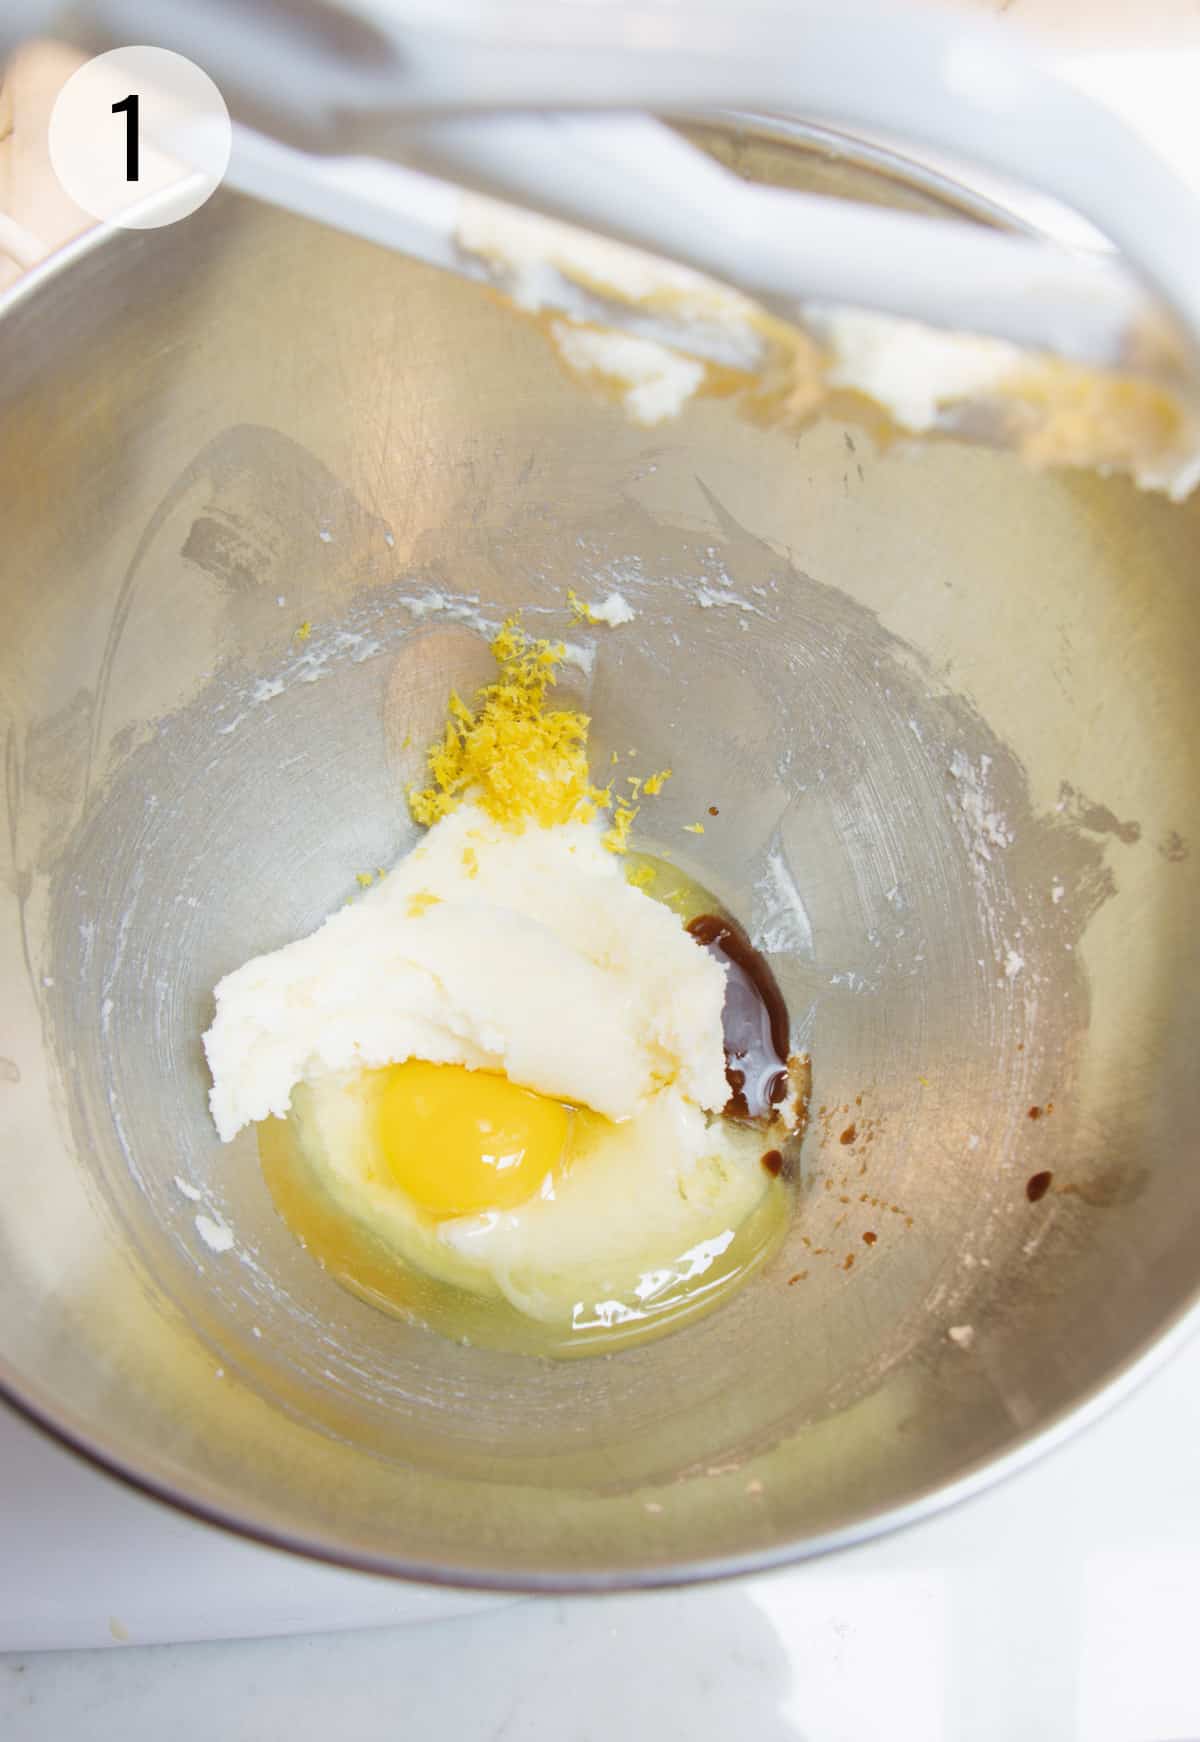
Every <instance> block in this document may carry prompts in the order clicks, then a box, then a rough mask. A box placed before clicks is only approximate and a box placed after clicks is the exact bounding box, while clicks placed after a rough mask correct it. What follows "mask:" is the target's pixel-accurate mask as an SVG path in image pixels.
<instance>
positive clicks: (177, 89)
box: [49, 48, 233, 230]
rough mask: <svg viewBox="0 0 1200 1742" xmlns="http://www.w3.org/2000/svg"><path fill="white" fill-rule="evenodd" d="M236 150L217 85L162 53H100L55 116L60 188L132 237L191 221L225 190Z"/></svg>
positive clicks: (53, 149)
mask: <svg viewBox="0 0 1200 1742" xmlns="http://www.w3.org/2000/svg"><path fill="white" fill-rule="evenodd" d="M232 143H233V127H232V125H231V123H230V120H229V111H228V109H227V108H226V107H225V99H224V98H223V97H222V95H221V93H220V91H218V89H217V87H216V85H214V84H213V82H212V80H211V79H210V78H209V76H208V74H207V73H206V72H204V71H203V70H202V69H201V68H200V67H198V66H196V64H195V63H194V62H193V61H190V60H186V59H185V58H184V56H183V55H181V54H172V53H171V52H170V51H169V50H168V49H165V48H114V49H111V50H110V51H109V52H108V53H107V54H98V55H96V57H95V59H93V60H90V61H87V62H85V64H84V65H83V66H81V67H79V68H78V70H77V71H76V72H74V73H72V74H71V77H70V78H69V79H68V80H67V82H66V84H65V85H64V86H63V88H62V90H61V91H60V92H59V94H58V100H57V101H56V103H55V105H54V108H53V110H52V111H51V115H50V137H49V145H50V162H51V164H52V165H53V167H54V173H55V175H56V176H57V177H58V179H59V181H60V182H61V183H62V186H63V188H64V190H65V191H66V193H68V194H69V195H70V197H71V198H72V199H73V200H74V201H75V204H76V205H78V206H82V207H83V209H84V211H85V212H90V213H91V215H92V217H93V218H99V219H100V220H101V221H102V222H104V223H109V224H117V225H120V226H121V228H122V229H126V230H156V229H158V228H159V227H160V226H161V225H163V224H174V223H177V222H178V220H179V219H180V218H186V217H189V216H190V215H191V213H192V212H194V211H195V210H196V208H197V207H198V206H202V205H203V204H204V202H205V200H206V199H207V198H208V197H209V195H210V194H211V193H212V192H213V190H214V189H215V188H216V187H217V186H218V185H219V184H220V181H221V178H222V176H223V175H224V174H225V171H226V169H227V167H228V165H229V152H230V148H231V146H232ZM196 165H200V166H201V167H199V168H197V167H195V166H196Z"/></svg>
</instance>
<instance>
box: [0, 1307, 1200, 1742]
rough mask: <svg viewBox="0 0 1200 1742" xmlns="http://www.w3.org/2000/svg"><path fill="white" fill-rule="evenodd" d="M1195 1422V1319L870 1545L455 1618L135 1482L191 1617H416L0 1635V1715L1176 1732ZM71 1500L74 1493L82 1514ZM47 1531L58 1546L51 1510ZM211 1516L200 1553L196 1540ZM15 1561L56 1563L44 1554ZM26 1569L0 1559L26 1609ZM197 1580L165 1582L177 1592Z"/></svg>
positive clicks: (1192, 1597)
mask: <svg viewBox="0 0 1200 1742" xmlns="http://www.w3.org/2000/svg"><path fill="white" fill-rule="evenodd" d="M1198 1441H1200V1338H1194V1339H1193V1340H1192V1341H1191V1343H1190V1344H1189V1345H1188V1346H1187V1347H1186V1348H1184V1349H1183V1350H1182V1351H1181V1352H1180V1353H1179V1354H1177V1355H1176V1356H1175V1357H1174V1359H1173V1360H1171V1361H1169V1362H1168V1363H1167V1364H1166V1365H1165V1366H1164V1367H1163V1368H1162V1369H1160V1370H1159V1371H1158V1372H1157V1373H1156V1374H1155V1375H1154V1376H1153V1377H1152V1378H1150V1379H1149V1380H1147V1381H1146V1382H1145V1383H1144V1384H1143V1386H1142V1387H1141V1389H1140V1390H1139V1391H1138V1392H1136V1393H1135V1394H1134V1396H1133V1397H1132V1398H1130V1399H1129V1400H1128V1401H1127V1402H1126V1403H1124V1404H1122V1405H1121V1406H1120V1407H1118V1408H1117V1409H1116V1410H1114V1411H1113V1412H1112V1413H1111V1414H1109V1415H1108V1416H1106V1417H1104V1418H1103V1419H1102V1420H1101V1421H1100V1422H1098V1423H1097V1424H1096V1425H1095V1426H1093V1427H1091V1428H1089V1429H1087V1430H1086V1431H1084V1432H1083V1433H1082V1434H1081V1435H1080V1436H1079V1437H1078V1438H1077V1439H1075V1440H1074V1441H1073V1442H1071V1443H1069V1444H1068V1445H1067V1446H1066V1447H1064V1448H1063V1449H1062V1450H1060V1451H1058V1452H1056V1453H1053V1454H1052V1455H1050V1456H1049V1457H1047V1458H1045V1459H1043V1460H1042V1461H1041V1462H1040V1463H1038V1464H1037V1465H1035V1466H1034V1467H1033V1468H1032V1469H1030V1470H1027V1471H1025V1472H1024V1473H1023V1474H1021V1475H1019V1476H1016V1477H1014V1478H1012V1479H1011V1480H1009V1481H1008V1482H1005V1483H1003V1484H1001V1485H1000V1486H999V1487H997V1488H996V1489H994V1490H992V1491H990V1492H989V1493H987V1494H985V1495H983V1496H982V1497H980V1498H979V1499H977V1500H975V1501H973V1502H971V1503H969V1504H967V1505H965V1506H962V1507H959V1508H957V1509H956V1510H954V1511H953V1512H950V1513H947V1514H945V1515H944V1516H943V1517H941V1518H938V1519H935V1520H933V1521H931V1522H930V1523H928V1524H924V1525H921V1526H918V1527H917V1528H915V1529H913V1530H910V1531H906V1532H902V1533H900V1534H898V1535H895V1536H892V1537H889V1538H887V1539H886V1540H884V1541H882V1542H878V1543H874V1544H869V1545H867V1546H865V1547H863V1548H861V1549H855V1550H853V1551H851V1552H849V1553H846V1554H843V1555H840V1556H837V1557H835V1558H833V1559H828V1560H825V1561H821V1562H814V1563H812V1564H809V1565H805V1566H798V1567H795V1568H792V1569H791V1570H789V1571H786V1572H782V1573H775V1574H772V1575H770V1576H767V1577H763V1578H755V1579H745V1580H740V1581H734V1582H731V1583H728V1584H724V1585H718V1586H710V1587H708V1588H705V1589H699V1590H693V1591H684V1592H679V1593H674V1592H671V1593H654V1594H651V1595H648V1596H629V1597H610V1598H600V1599H592V1598H589V1599H575V1600H572V1601H567V1602H551V1601H544V1600H536V1601H535V1600H532V1599H522V1600H516V1601H511V1602H507V1603H500V1602H496V1601H486V1600H483V1599H480V1600H479V1601H480V1604H481V1606H480V1607H479V1608H478V1609H476V1610H475V1611H474V1612H472V1613H468V1614H465V1615H464V1614H460V1615H458V1616H455V1617H450V1618H442V1619H436V1620H426V1621H424V1622H422V1621H420V1620H418V1619H415V1618H414V1616H415V1614H417V1613H419V1612H420V1611H419V1610H416V1609H414V1604H424V1605H425V1606H426V1612H427V1613H432V1614H437V1613H438V1612H439V1610H440V1611H441V1612H442V1613H443V1615H444V1614H445V1609H446V1606H447V1603H448V1600H447V1599H446V1598H444V1597H441V1596H439V1595H438V1594H436V1593H428V1594H420V1595H418V1593H415V1592H413V1591H411V1590H409V1589H408V1588H405V1587H393V1586H389V1585H387V1584H385V1583H383V1582H381V1581H378V1580H370V1579H359V1578H354V1577H353V1576H352V1575H348V1574H340V1573H333V1572H331V1571H329V1570H328V1569H322V1568H317V1567H309V1566H307V1565H304V1564H302V1563H300V1562H295V1561H291V1560H289V1559H288V1558H287V1557H285V1556H282V1555H277V1554H273V1553H269V1552H268V1551H266V1550H261V1549H252V1548H250V1547H248V1546H246V1545H244V1544H237V1543H232V1542H230V1541H229V1539H227V1538H224V1537H222V1536H219V1535H217V1533H215V1532H211V1531H204V1530H202V1527H201V1526H199V1525H193V1524H191V1523H189V1522H187V1521H186V1520H183V1519H178V1518H175V1517H174V1516H172V1515H170V1514H166V1513H164V1512H163V1511H162V1510H161V1509H159V1508H156V1507H152V1506H151V1505H150V1503H149V1502H147V1501H142V1500H139V1499H136V1498H134V1497H132V1496H128V1497H125V1496H122V1501H123V1504H124V1508H125V1510H123V1511H122V1512H121V1514H120V1517H119V1519H118V1521H117V1524H118V1528H119V1531H120V1540H121V1541H122V1542H124V1543H126V1544H128V1543H129V1542H130V1541H132V1542H134V1543H135V1544H136V1545H137V1546H138V1552H141V1551H142V1550H143V1549H144V1548H145V1547H146V1545H147V1543H148V1541H149V1535H150V1533H157V1532H158V1531H159V1530H160V1529H165V1531H166V1536H165V1537H163V1538H161V1539H159V1543H158V1547H159V1551H160V1552H161V1553H163V1554H166V1555H167V1556H168V1557H169V1556H170V1555H171V1554H172V1553H173V1552H174V1553H176V1554H177V1556H178V1560H177V1566H178V1574H179V1578H180V1580H181V1581H188V1580H195V1582H196V1583H195V1591H194V1605H193V1606H194V1608H195V1610H196V1613H197V1616H199V1617H200V1619H201V1621H202V1624H203V1625H204V1626H209V1627H211V1626H217V1627H219V1626H220V1624H221V1618H222V1616H223V1615H224V1616H226V1617H227V1618H228V1626H229V1628H230V1630H231V1631H232V1630H235V1629H237V1628H238V1627H241V1626H244V1625H245V1624H246V1620H247V1615H248V1613H249V1612H251V1611H253V1612H254V1613H255V1614H256V1615H257V1622H256V1624H257V1625H269V1624H270V1623H271V1620H272V1618H274V1621H275V1624H276V1625H278V1626H281V1627H295V1626H303V1625H305V1624H306V1619H305V1618H306V1617H307V1618H308V1620H307V1625H309V1626H312V1625H314V1624H315V1622H316V1619H317V1618H320V1619H321V1621H322V1624H325V1625H335V1626H336V1625H338V1624H339V1623H340V1624H341V1625H343V1626H345V1625H346V1623H347V1622H348V1621H349V1622H357V1623H360V1624H361V1622H363V1621H365V1620H371V1619H374V1620H377V1621H383V1620H384V1619H385V1618H386V1617H388V1616H389V1614H395V1613H397V1612H402V1613H404V1614H406V1615H407V1616H408V1617H409V1619H408V1620H407V1622H406V1624H404V1625H400V1626H397V1625H395V1624H393V1625H380V1626H376V1627H373V1628H364V1627H362V1626H361V1625H358V1626H356V1627H354V1628H353V1629H352V1630H350V1631H342V1632H337V1633H325V1634H316V1633H311V1632H310V1633H301V1634H297V1635H293V1636H292V1637H288V1638H275V1639H258V1640H253V1641H245V1640H242V1641H238V1642H234V1643H218V1644H193V1645H170V1646H138V1645H136V1644H134V1643H130V1644H125V1645H121V1646H120V1647H119V1648H117V1649H112V1650H108V1651H92V1652H81V1651H68V1652H43V1653H28V1654H20V1653H11V1654H8V1655H7V1656H0V1735H2V1736H3V1737H4V1742H58V1739H59V1738H63V1739H65V1738H68V1737H70V1738H72V1739H73V1742H75V1739H78V1742H143V1739H145V1742H159V1739H160V1738H164V1737H170V1738H171V1742H202V1739H203V1742H209V1739H210V1738H212V1737H219V1738H220V1739H221V1742H242V1739H243V1738H244V1739H245V1742H274V1739H275V1738H281V1739H282V1738H285V1737H286V1738H287V1742H309V1739H311V1742H328V1739H329V1738H330V1737H331V1736H332V1737H334V1738H338V1739H340V1738H343V1737H344V1738H348V1739H352V1742H374V1739H375V1738H379V1739H380V1742H383V1739H384V1738H387V1739H388V1742H393V1739H396V1738H400V1737H404V1738H406V1739H410V1738H411V1739H416V1742H422V1739H424V1738H426V1737H429V1738H439V1739H440V1738H442V1737H445V1738H447V1739H451V1738H452V1739H454V1742H459V1739H463V1742H470V1739H472V1738H475V1737H486V1738H504V1742H610V1738H612V1737H614V1736H619V1737H621V1738H622V1742H673V1739H675V1738H681V1739H682V1738H686V1739H687V1742H710V1739H716V1738H723V1737H726V1736H737V1737H739V1738H740V1737H743V1736H745V1737H747V1738H750V1739H752V1742H879V1739H881V1738H884V1737H886V1738H887V1739H888V1742H909V1739H910V1738H911V1742H942V1739H945V1742H1043V1739H1044V1742H1184V1739H1185V1738H1196V1737H1200V1676H1198V1675H1197V1674H1196V1616H1197V1615H1200V1496H1198V1490H1197V1480H1196V1470H1197V1460H1196V1450H1195V1448H1196V1445H1197V1442H1198ZM54 1455H58V1454H54ZM7 1468H8V1465H7V1461H6V1469H7ZM77 1474H78V1477H79V1480H81V1481H83V1482H85V1483H86V1482H100V1481H101V1478H99V1477H97V1476H95V1475H93V1474H92V1473H91V1472H90V1471H85V1470H83V1469H82V1468H80V1470H79V1471H78V1473H77ZM73 1518H74V1513H73V1510H72V1508H71V1507H68V1508H67V1513H66V1522H65V1526H64V1528H65V1529H66V1530H68V1531H69V1530H70V1529H72V1528H73ZM139 1521H140V1522H139ZM139 1529H141V1530H142V1531H143V1532H145V1533H147V1534H145V1535H143V1537H142V1538H141V1539H139V1537H138V1534H137V1533H138V1531H139ZM43 1532H44V1540H45V1543H46V1546H48V1547H50V1546H53V1545H54V1543H55V1542H56V1541H57V1538H56V1535H55V1532H54V1530H53V1529H49V1528H46V1527H43ZM197 1532H199V1533H200V1534H201V1535H202V1536H203V1537H204V1538H205V1552H204V1554H203V1555H202V1556H200V1557H199V1558H198V1557H197V1555H196V1554H195V1552H194V1548H195V1545H194V1543H193V1544H189V1540H188V1539H189V1537H191V1536H192V1534H193V1533H197ZM100 1550H101V1551H103V1544H101V1545H100ZM108 1564H109V1569H110V1570H109V1573H108V1576H107V1580H106V1579H105V1576H104V1574H103V1566H104V1553H103V1552H99V1553H98V1554H97V1556H96V1557H94V1559H93V1563H92V1568H91V1571H90V1574H89V1581H88V1582H89V1601H90V1602H91V1603H92V1604H94V1605H95V1606H96V1611H97V1614H102V1613H103V1612H104V1610H105V1608H106V1606H107V1605H108V1604H110V1603H111V1604H112V1605H113V1609H112V1611H110V1615H111V1621H112V1624H113V1631H114V1632H116V1633H118V1634H119V1633H127V1634H131V1635H132V1637H133V1638H134V1639H136V1638H137V1636H138V1635H137V1630H136V1622H135V1616H134V1611H135V1610H136V1605H137V1601H138V1591H139V1588H140V1582H139V1580H138V1579H137V1577H136V1576H135V1569H131V1567H130V1565H129V1562H128V1559H127V1558H122V1556H121V1555H120V1554H119V1553H117V1552H113V1553H112V1554H111V1555H110V1557H109V1563H108ZM11 1570H12V1571H17V1572H19V1571H20V1569H19V1568H18V1569H11ZM25 1576H26V1577H27V1578H28V1579H29V1580H30V1581H31V1582H32V1583H34V1584H38V1583H39V1581H40V1583H41V1585H42V1586H45V1583H46V1581H45V1580H44V1578H42V1576H41V1574H40V1573H39V1572H38V1571H37V1569H36V1568H35V1567H34V1566H33V1565H32V1563H30V1564H29V1565H28V1566H27V1567H26V1569H25ZM222 1580H223V1581H224V1583H223V1585H222ZM93 1581H94V1582H93ZM19 1584H20V1581H19V1579H18V1580H13V1579H6V1581H5V1587H6V1591H7V1593H8V1595H7V1598H6V1599H5V1600H6V1601H8V1602H9V1604H10V1606H11V1607H13V1608H17V1607H19V1605H20V1599H19V1598H18V1597H17V1596H16V1595H15V1590H16V1588H17V1587H19ZM44 1595H45V1592H44V1590H43V1600H44ZM192 1596H193V1593H192V1592H189V1591H186V1590H185V1591H182V1592H177V1593H176V1594H175V1596H174V1597H173V1598H172V1599H171V1601H172V1602H173V1603H175V1604H177V1605H181V1606H182V1608H181V1612H186V1611H187V1608H188V1603H189V1601H190V1600H191V1599H192ZM449 1601H450V1602H452V1603H456V1604H459V1605H462V1604H463V1603H464V1599H462V1598H457V1599H451V1600H449ZM130 1604H132V1605H133V1608H132V1609H131V1608H130ZM122 1609H124V1617H125V1618H124V1620H122V1619H121V1611H122ZM201 1612H202V1613H201ZM51 1619H52V1618H51ZM193 1625H195V1618H193ZM144 1636H145V1635H143V1637H144ZM109 1637H111V1634H110V1635H109Z"/></svg>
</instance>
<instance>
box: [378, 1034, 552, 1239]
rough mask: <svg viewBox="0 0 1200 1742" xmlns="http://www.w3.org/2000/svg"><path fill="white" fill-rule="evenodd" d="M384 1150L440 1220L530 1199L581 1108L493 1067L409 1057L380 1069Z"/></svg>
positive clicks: (401, 1181)
mask: <svg viewBox="0 0 1200 1742" xmlns="http://www.w3.org/2000/svg"><path fill="white" fill-rule="evenodd" d="M379 1076H380V1081H379V1085H378V1096H379V1099H378V1123H377V1125H376V1136H377V1139H378V1145H379V1154H380V1156H381V1158H382V1161H383V1165H384V1168H385V1170H386V1173H387V1176H388V1178H389V1180H390V1181H391V1183H392V1184H394V1185H396V1186H399V1188H400V1189H401V1191H403V1192H404V1193H405V1195H406V1196H407V1197H408V1198H410V1199H411V1200H412V1202H413V1203H415V1204H417V1205H418V1206H419V1207H420V1208H421V1209H423V1210H425V1211H426V1212H427V1213H428V1214H429V1215H430V1216H432V1217H433V1218H434V1219H435V1220H442V1219H444V1218H446V1217H449V1216H469V1215H473V1214H475V1213H477V1212H478V1211H480V1210H508V1209H512V1208H513V1207H514V1206H515V1205H517V1204H521V1203H524V1202H525V1200H526V1199H527V1198H531V1197H532V1196H533V1195H534V1193H535V1192H536V1191H537V1190H538V1189H539V1187H540V1186H541V1184H542V1182H543V1181H544V1180H545V1178H546V1176H547V1175H548V1174H549V1175H554V1174H555V1173H557V1172H559V1171H560V1170H561V1169H562V1167H563V1165H564V1162H565V1158H566V1148H567V1139H568V1137H569V1135H570V1129H571V1119H572V1109H571V1108H570V1107H567V1106H565V1105H564V1104H563V1103H562V1102H561V1101H552V1100H551V1099H550V1098H549V1097H548V1096H546V1095H539V1094H537V1093H535V1091H534V1090H532V1089H522V1088H519V1087H518V1086H517V1084H516V1083H510V1082H509V1080H508V1078H507V1077H502V1076H497V1075H496V1074H495V1073H494V1072H491V1071H469V1070H467V1069H466V1067H465V1066H463V1065H434V1064H427V1063H426V1062H425V1061H424V1060H421V1059H410V1060H409V1061H408V1062H407V1063H406V1064H402V1065H389V1066H388V1067H387V1069H386V1070H384V1071H381V1072H380V1073H379Z"/></svg>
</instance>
